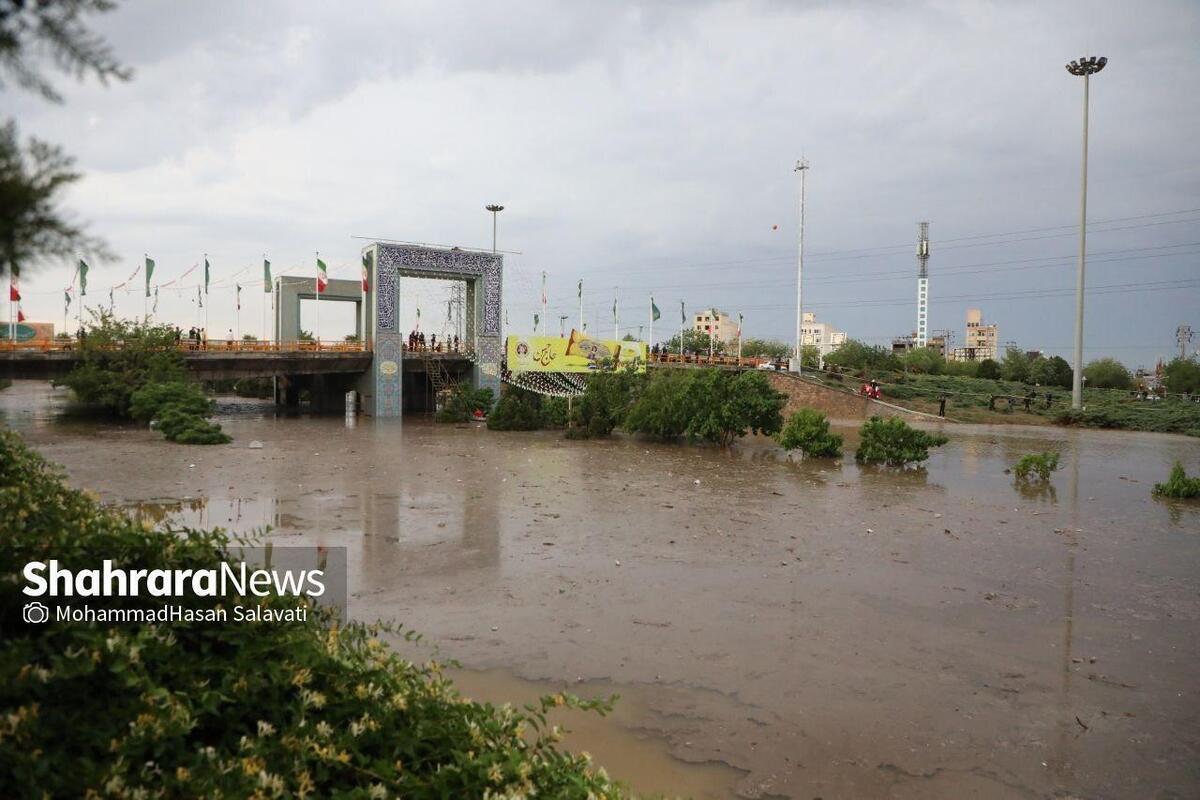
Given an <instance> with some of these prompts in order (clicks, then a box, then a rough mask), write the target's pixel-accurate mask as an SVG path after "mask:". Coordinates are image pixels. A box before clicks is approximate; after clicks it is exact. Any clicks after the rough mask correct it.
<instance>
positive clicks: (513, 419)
mask: <svg viewBox="0 0 1200 800" xmlns="http://www.w3.org/2000/svg"><path fill="white" fill-rule="evenodd" d="M544 424H545V419H544V418H543V416H542V398H541V396H540V395H538V394H536V393H534V392H530V391H526V390H525V389H518V388H517V387H516V386H508V387H505V389H504V392H503V393H502V394H501V395H500V402H498V403H496V407H495V408H494V409H492V413H491V414H489V415H488V420H487V426H488V430H490V431H536V430H540V429H541V428H542V426H543V425H544Z"/></svg>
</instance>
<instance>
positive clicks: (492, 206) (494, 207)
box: [484, 203, 504, 214]
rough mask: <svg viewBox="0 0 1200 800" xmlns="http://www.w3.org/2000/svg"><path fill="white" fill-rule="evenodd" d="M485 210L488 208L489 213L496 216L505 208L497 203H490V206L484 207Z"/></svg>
mask: <svg viewBox="0 0 1200 800" xmlns="http://www.w3.org/2000/svg"><path fill="white" fill-rule="evenodd" d="M484 208H486V209H487V210H488V211H491V212H492V213H493V214H495V213H496V212H497V211H503V210H504V206H502V205H497V204H496V203H489V204H488V205H486V206H484Z"/></svg>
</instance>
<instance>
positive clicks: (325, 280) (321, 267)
mask: <svg viewBox="0 0 1200 800" xmlns="http://www.w3.org/2000/svg"><path fill="white" fill-rule="evenodd" d="M328 286H329V267H327V266H325V262H324V261H322V260H321V259H319V258H318V259H317V294H321V293H323V292H324V291H325V289H326V288H328Z"/></svg>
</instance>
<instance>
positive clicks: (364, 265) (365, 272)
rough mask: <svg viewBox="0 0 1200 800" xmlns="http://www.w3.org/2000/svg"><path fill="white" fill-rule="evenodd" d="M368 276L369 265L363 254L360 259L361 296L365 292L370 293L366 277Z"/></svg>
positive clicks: (365, 255) (369, 284)
mask: <svg viewBox="0 0 1200 800" xmlns="http://www.w3.org/2000/svg"><path fill="white" fill-rule="evenodd" d="M370 274H371V263H370V262H369V261H368V260H367V254H366V253H363V257H362V283H363V294H366V293H367V292H369V291H371V283H370V281H369V280H368V276H369V275H370Z"/></svg>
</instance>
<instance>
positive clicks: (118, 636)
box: [0, 431, 624, 798]
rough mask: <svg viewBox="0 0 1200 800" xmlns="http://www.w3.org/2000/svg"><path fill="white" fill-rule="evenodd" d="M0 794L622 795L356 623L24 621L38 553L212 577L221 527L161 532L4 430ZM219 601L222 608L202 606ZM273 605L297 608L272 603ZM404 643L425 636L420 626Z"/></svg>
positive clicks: (540, 720) (517, 719)
mask: <svg viewBox="0 0 1200 800" xmlns="http://www.w3.org/2000/svg"><path fill="white" fill-rule="evenodd" d="M0 531H3V539H4V546H3V547H0V630H3V631H4V635H3V636H0V715H2V716H0V719H3V720H5V721H4V725H3V735H2V736H0V787H2V789H3V790H2V792H0V793H2V794H3V795H4V796H5V797H114V796H120V797H227V798H235V797H238V798H240V797H268V796H271V797H276V796H278V797H297V798H299V797H309V798H319V797H331V798H332V797H337V798H373V797H380V796H386V797H389V798H392V797H405V798H448V797H483V796H485V795H486V794H488V793H493V794H497V795H505V796H515V795H517V794H522V795H525V796H530V797H532V796H534V795H535V794H536V795H537V796H539V797H569V798H575V797H578V798H584V797H588V796H593V795H594V796H608V797H621V796H623V794H624V793H623V790H622V789H621V787H619V786H617V785H614V784H613V783H612V782H611V781H610V780H609V779H608V778H607V777H606V776H605V775H604V774H603V772H600V771H594V770H593V769H592V768H591V767H590V766H589V764H588V762H587V761H586V760H585V758H583V757H581V756H574V755H571V754H569V753H566V752H562V751H560V750H558V749H557V747H556V745H555V741H556V738H557V735H556V732H555V731H553V730H548V729H547V726H546V717H545V712H546V711H547V710H548V709H550V708H552V707H554V706H563V705H566V706H572V707H583V708H593V709H599V710H600V711H601V712H603V711H604V710H605V708H607V703H602V702H601V703H597V702H581V701H579V700H576V699H575V698H572V697H569V696H565V695H561V694H560V695H555V696H552V697H546V698H543V699H542V700H541V702H540V704H534V705H532V706H526V707H525V710H518V709H513V708H511V707H509V706H505V707H503V708H497V707H495V706H492V705H490V704H480V703H475V702H470V701H468V700H465V699H464V698H462V697H461V696H460V695H459V694H458V693H457V692H456V691H455V689H454V687H453V685H452V684H451V683H450V682H449V681H448V680H447V679H446V678H445V677H444V676H443V675H442V674H441V672H440V668H439V667H438V665H437V664H436V663H430V664H427V665H417V664H413V663H411V662H409V661H407V660H405V659H403V658H401V657H400V656H399V655H398V654H397V653H395V652H394V651H392V650H391V649H390V648H389V647H388V646H387V644H385V643H384V642H383V640H382V639H381V638H380V635H381V633H383V632H385V630H387V628H386V627H385V626H382V625H374V626H366V625H363V624H361V623H357V622H351V623H349V624H348V625H345V626H342V627H330V628H325V627H323V625H322V621H321V620H319V619H317V618H316V617H317V614H316V613H315V612H314V613H310V614H309V619H308V620H307V621H304V622H297V623H281V624H249V623H246V624H221V623H189V622H173V623H170V624H138V623H124V624H119V625H113V624H112V623H94V622H93V623H89V622H75V623H57V622H50V623H47V624H43V625H36V626H35V625H27V624H24V623H23V622H22V619H21V611H22V608H23V606H24V605H25V603H26V601H27V600H28V598H27V597H25V596H24V595H23V594H22V593H21V587H22V584H23V583H24V581H23V580H22V579H21V571H22V569H23V568H24V565H25V564H26V562H29V561H34V560H37V561H45V560H46V559H47V558H54V559H57V560H58V561H59V564H60V567H61V568H63V569H69V570H80V569H95V568H98V567H99V566H100V565H101V564H102V562H103V561H104V560H105V559H111V560H112V562H113V567H114V568H116V569H143V570H153V569H190V570H195V569H213V568H219V567H220V565H221V563H222V562H223V561H224V559H225V557H224V556H223V555H222V553H223V550H224V548H226V547H227V546H229V545H230V544H231V542H230V540H229V538H228V537H227V536H226V534H224V533H223V532H221V531H213V532H207V531H200V530H193V529H182V530H173V529H162V530H157V529H153V528H150V527H148V526H143V524H142V522H141V521H138V520H134V519H131V518H129V517H127V516H125V515H123V514H121V513H119V512H118V511H114V510H106V509H104V508H102V507H101V506H99V505H98V504H97V503H96V502H95V501H93V500H92V499H90V498H89V497H87V496H86V495H85V493H83V492H80V491H75V490H73V489H70V488H69V487H67V486H66V485H65V483H64V482H63V480H62V479H61V478H60V477H59V475H58V474H56V473H55V472H54V471H53V470H52V469H51V468H50V467H49V466H48V465H47V464H46V462H45V461H44V460H42V459H41V458H40V457H39V456H38V455H37V454H35V453H33V452H32V451H30V450H29V449H28V448H26V447H25V446H24V445H23V444H22V443H21V442H20V440H19V438H18V437H17V436H16V435H15V434H13V433H12V432H9V431H0ZM187 602H188V604H192V605H193V606H194V607H200V608H212V607H213V606H215V605H217V604H218V603H224V604H227V603H228V598H219V597H218V598H204V597H195V598H188V599H187ZM256 602H261V604H262V605H265V606H267V607H271V608H277V609H284V608H294V607H295V606H296V598H294V597H279V596H269V597H265V598H262V599H261V601H259V600H258V599H257V598H256ZM407 636H408V638H413V637H412V635H411V634H407Z"/></svg>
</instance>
